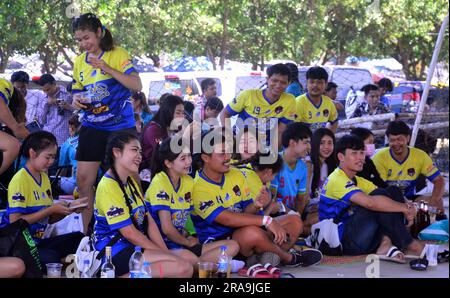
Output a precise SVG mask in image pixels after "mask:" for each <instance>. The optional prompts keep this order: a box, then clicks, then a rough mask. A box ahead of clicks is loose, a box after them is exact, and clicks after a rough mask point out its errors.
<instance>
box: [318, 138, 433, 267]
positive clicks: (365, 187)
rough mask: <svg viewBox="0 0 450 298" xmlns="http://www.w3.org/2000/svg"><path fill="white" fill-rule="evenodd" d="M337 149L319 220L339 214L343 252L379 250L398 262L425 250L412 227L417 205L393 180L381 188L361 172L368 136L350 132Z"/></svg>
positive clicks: (356, 252) (321, 197)
mask: <svg viewBox="0 0 450 298" xmlns="http://www.w3.org/2000/svg"><path fill="white" fill-rule="evenodd" d="M336 152H337V155H338V159H339V167H338V168H337V169H336V170H334V172H333V173H331V175H330V176H329V177H328V179H327V180H326V181H325V183H324V186H323V190H322V194H321V196H320V203H319V220H323V219H329V218H332V219H337V221H338V222H339V228H338V229H339V238H340V240H341V243H342V247H343V249H344V254H345V255H360V254H370V253H374V252H376V254H378V255H380V258H382V259H388V260H390V261H394V262H398V263H404V262H405V254H404V253H403V252H405V253H407V254H409V255H415V256H422V254H423V252H424V247H425V245H424V243H422V242H420V241H418V240H414V239H413V238H412V237H411V234H410V232H409V230H408V226H411V225H412V223H413V221H414V217H415V214H416V210H415V208H413V207H412V205H410V204H407V203H405V202H404V198H403V195H402V193H401V191H400V190H399V189H398V188H397V187H393V186H390V187H388V188H387V189H382V188H380V189H377V187H376V186H375V185H374V184H373V183H372V182H370V181H368V180H365V179H364V178H361V177H358V176H356V173H358V172H360V171H361V170H362V168H363V164H364V158H365V152H364V143H363V141H362V140H361V139H359V138H358V137H356V136H353V135H346V136H344V137H342V138H341V139H340V140H339V141H338V142H337V146H336ZM405 219H406V220H407V222H408V224H406V223H405ZM402 251H403V252H402Z"/></svg>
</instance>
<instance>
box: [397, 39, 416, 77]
mask: <svg viewBox="0 0 450 298" xmlns="http://www.w3.org/2000/svg"><path fill="white" fill-rule="evenodd" d="M397 49H398V55H399V58H400V63H401V64H402V66H403V72H404V73H405V76H406V79H407V80H411V77H412V76H411V71H410V69H409V63H408V61H409V55H408V53H407V51H406V50H405V48H404V47H403V44H402V41H401V40H399V41H397Z"/></svg>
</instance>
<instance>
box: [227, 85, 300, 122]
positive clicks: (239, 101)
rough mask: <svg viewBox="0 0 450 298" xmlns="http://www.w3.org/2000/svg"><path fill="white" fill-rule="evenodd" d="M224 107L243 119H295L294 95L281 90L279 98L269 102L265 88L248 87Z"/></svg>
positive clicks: (282, 120) (288, 120)
mask: <svg viewBox="0 0 450 298" xmlns="http://www.w3.org/2000/svg"><path fill="white" fill-rule="evenodd" d="M226 109H227V110H228V112H229V113H230V114H231V115H232V116H234V115H239V118H240V119H242V120H243V121H246V120H247V119H258V118H276V119H278V120H279V121H281V122H282V123H285V124H289V123H291V122H293V120H294V119H295V97H294V96H293V95H291V94H289V93H286V92H283V93H282V94H281V96H280V98H279V99H278V100H277V101H276V102H274V103H270V102H269V100H268V99H267V97H266V95H265V90H260V89H249V90H245V91H242V92H241V93H240V94H239V95H238V96H237V97H236V98H235V99H234V100H233V101H232V102H231V103H230V104H228V105H227V107H226Z"/></svg>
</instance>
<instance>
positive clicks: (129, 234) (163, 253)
mask: <svg viewBox="0 0 450 298" xmlns="http://www.w3.org/2000/svg"><path fill="white" fill-rule="evenodd" d="M141 150H142V149H141V145H140V143H139V140H138V139H137V137H136V136H135V135H134V134H131V133H126V132H122V133H119V134H117V135H115V136H113V137H112V139H111V140H110V141H109V142H108V146H107V152H106V154H107V160H108V163H109V165H110V169H109V170H108V171H107V172H106V174H105V175H104V176H103V178H102V179H101V181H100V183H99V184H98V187H97V191H96V196H95V205H94V209H95V212H94V215H95V224H94V236H95V247H96V249H97V250H101V249H103V248H104V247H105V246H111V247H112V262H113V264H114V266H115V269H116V272H115V273H116V276H128V272H129V267H128V261H129V260H130V257H131V255H132V254H133V252H134V249H135V246H140V247H141V248H143V249H144V252H143V254H144V257H145V260H147V261H150V262H151V267H152V268H151V269H152V272H153V277H191V276H192V273H193V268H192V265H191V264H190V263H188V262H187V261H184V260H183V259H182V258H180V257H178V256H176V255H175V254H173V253H171V252H170V251H169V249H168V248H167V246H166V244H165V243H164V241H163V238H162V237H161V234H160V232H159V230H158V226H157V225H156V223H155V221H154V220H153V218H152V217H151V215H150V213H149V211H148V209H147V206H146V204H145V202H144V199H143V196H142V194H141V191H140V189H139V187H138V186H137V182H136V180H134V178H132V177H133V176H134V175H136V174H137V173H138V168H139V164H140V163H141V161H142V155H141ZM114 239H116V240H115V241H114V242H113V240H114ZM112 242H113V243H112Z"/></svg>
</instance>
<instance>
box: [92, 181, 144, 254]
mask: <svg viewBox="0 0 450 298" xmlns="http://www.w3.org/2000/svg"><path fill="white" fill-rule="evenodd" d="M133 182H134V185H135V186H136V189H133V188H132V187H131V184H129V183H128V184H127V185H125V186H124V189H125V192H126V196H125V195H124V193H123V192H122V190H121V189H120V186H119V184H118V183H117V181H116V180H114V179H113V178H112V177H111V176H109V175H108V173H106V174H105V175H104V176H103V177H102V179H101V180H100V182H99V184H98V187H97V190H96V192H95V202H94V217H95V224H94V236H95V247H96V249H98V250H100V249H103V248H104V247H105V246H106V245H107V244H108V242H109V241H110V240H111V239H112V238H113V237H114V236H116V235H118V234H120V232H119V229H121V228H124V227H126V226H129V225H133V221H132V217H133V218H134V220H135V223H136V225H137V227H136V226H135V228H137V229H138V230H139V231H140V232H142V233H143V232H144V231H145V228H144V220H145V216H146V215H147V208H146V206H145V204H144V199H143V196H142V194H141V193H140V190H139V188H138V184H137V183H136V181H134V180H133ZM125 200H128V201H129V203H130V206H131V214H130V209H129V208H128V205H127V203H126V201H125ZM128 246H133V244H131V243H130V242H128V240H126V239H125V237H123V236H121V238H120V240H119V241H118V242H117V243H116V244H114V245H113V246H112V255H115V254H117V253H118V252H120V251H121V250H122V249H124V248H125V247H128Z"/></svg>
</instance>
